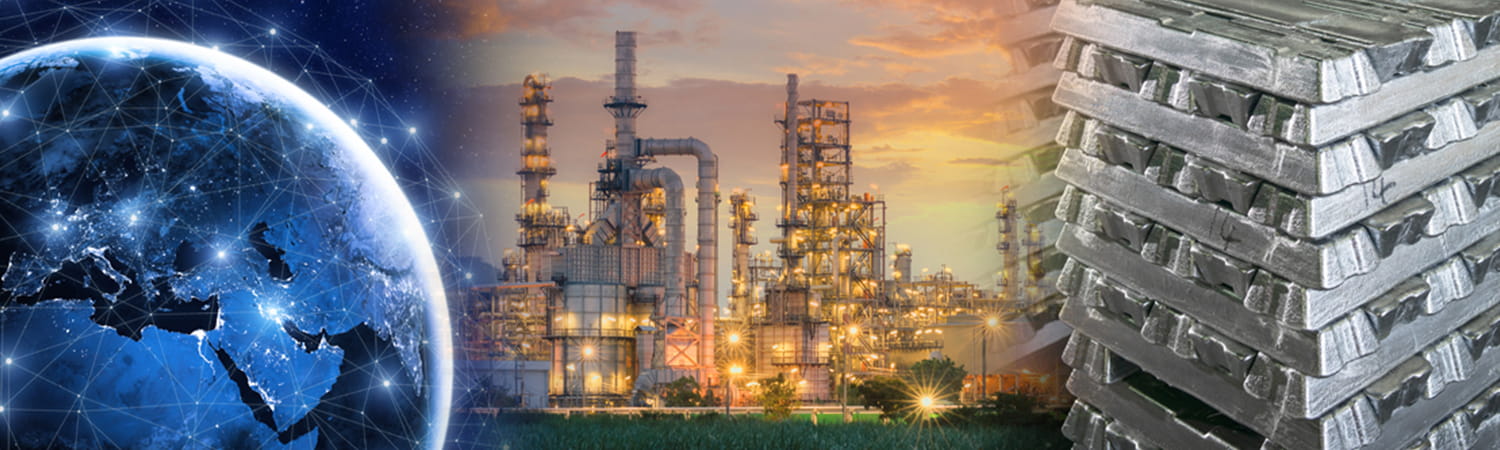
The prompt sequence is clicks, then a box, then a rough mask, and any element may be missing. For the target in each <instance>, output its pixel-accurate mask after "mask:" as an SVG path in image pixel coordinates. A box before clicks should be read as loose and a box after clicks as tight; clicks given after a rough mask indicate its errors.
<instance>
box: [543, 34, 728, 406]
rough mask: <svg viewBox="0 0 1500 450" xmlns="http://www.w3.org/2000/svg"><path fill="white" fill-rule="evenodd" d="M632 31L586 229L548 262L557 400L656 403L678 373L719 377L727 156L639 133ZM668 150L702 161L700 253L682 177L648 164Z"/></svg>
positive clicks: (623, 47)
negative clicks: (690, 235)
mask: <svg viewBox="0 0 1500 450" xmlns="http://www.w3.org/2000/svg"><path fill="white" fill-rule="evenodd" d="M635 37H636V35H635V33H634V32H617V33H616V34H615V89H614V95H611V96H609V97H607V98H606V99H605V100H604V108H605V110H607V111H609V113H610V115H611V116H612V117H614V123H615V127H614V138H613V139H611V140H609V141H608V142H607V144H606V149H605V154H604V156H605V159H604V161H603V162H601V163H600V164H599V168H598V172H599V178H598V180H597V181H595V182H594V183H592V194H591V198H590V208H589V215H590V217H589V222H588V225H587V226H586V227H584V228H583V229H582V233H581V235H580V236H579V242H578V243H576V244H575V245H569V246H567V247H564V248H562V249H561V251H560V253H559V254H558V255H557V257H556V259H555V260H554V262H553V263H554V265H555V266H554V267H553V268H552V270H551V275H550V279H551V280H552V281H554V282H556V283H557V287H556V288H555V289H556V294H557V295H554V296H553V297H552V303H551V305H550V307H549V310H548V315H549V320H548V327H549V331H548V339H549V340H550V341H551V342H552V371H551V374H550V380H549V383H548V386H549V389H548V390H549V395H550V397H551V402H552V403H553V404H554V405H557V406H616V405H625V404H628V403H632V402H649V398H635V396H636V395H638V394H642V393H646V394H648V395H649V393H650V392H654V390H655V387H656V386H658V385H660V384H663V383H668V382H671V381H673V380H676V379H678V378H680V377H692V378H695V379H697V380H698V381H699V383H700V384H701V385H704V386H708V385H712V384H713V383H714V382H715V380H716V372H715V370H714V367H715V366H714V340H713V336H714V319H715V315H716V314H717V311H716V307H715V305H716V301H717V298H718V286H717V281H716V278H715V276H716V272H715V268H716V263H717V259H718V255H717V249H718V215H717V204H718V202H719V194H718V158H717V157H716V156H715V155H714V153H713V151H712V150H711V149H710V148H709V146H708V145H707V144H705V143H704V142H703V141H700V140H698V139H694V138H684V139H643V138H639V137H637V133H636V118H637V117H638V116H639V115H640V114H641V113H642V112H643V111H645V109H646V102H645V100H644V99H643V98H642V97H641V96H639V95H637V93H636V86H635V76H636V58H635V48H636V47H635V43H636V39H635ZM669 156H688V157H693V158H695V159H696V160H697V162H698V174H697V175H698V178H697V186H696V189H697V199H696V201H697V209H698V212H697V221H698V224H697V225H698V228H697V244H698V248H697V251H696V253H695V254H689V253H687V250H686V244H687V242H686V241H687V235H686V224H685V223H684V222H685V220H686V209H685V208H686V207H685V206H684V203H685V201H684V197H685V195H686V191H685V188H684V186H683V182H682V178H681V177H680V176H679V175H678V174H677V173H676V172H674V171H673V170H671V169H669V168H666V167H648V165H650V164H651V163H653V162H654V161H655V159H656V158H658V157H669Z"/></svg>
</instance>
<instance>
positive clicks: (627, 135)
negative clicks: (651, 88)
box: [604, 31, 646, 167]
mask: <svg viewBox="0 0 1500 450" xmlns="http://www.w3.org/2000/svg"><path fill="white" fill-rule="evenodd" d="M604 107H605V108H606V109H609V113H610V115H612V116H614V118H615V152H616V154H617V156H616V157H617V158H619V159H621V160H623V161H624V162H625V164H626V165H629V166H630V167H636V165H635V164H636V162H635V157H636V154H637V152H636V148H635V144H636V142H635V118H636V116H637V115H640V113H641V110H643V109H646V103H645V101H644V100H642V99H641V98H640V96H637V95H636V94H635V32H634V31H616V32H615V95H614V96H613V97H610V98H608V99H606V100H605V101H604Z"/></svg>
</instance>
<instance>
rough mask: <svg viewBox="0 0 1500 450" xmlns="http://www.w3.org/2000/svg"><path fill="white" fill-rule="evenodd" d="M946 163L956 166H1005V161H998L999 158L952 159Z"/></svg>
mask: <svg viewBox="0 0 1500 450" xmlns="http://www.w3.org/2000/svg"><path fill="white" fill-rule="evenodd" d="M948 163H956V165H992V166H993V165H1005V160H1002V159H999V157H954V159H950V160H948Z"/></svg>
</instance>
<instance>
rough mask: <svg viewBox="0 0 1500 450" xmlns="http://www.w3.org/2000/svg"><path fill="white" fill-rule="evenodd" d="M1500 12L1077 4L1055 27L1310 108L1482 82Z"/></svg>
mask: <svg viewBox="0 0 1500 450" xmlns="http://www.w3.org/2000/svg"><path fill="white" fill-rule="evenodd" d="M1497 13H1500V8H1496V7H1495V6H1494V5H1492V4H1487V3H1485V2H1458V1H1452V0H1416V1H1403V2H1362V1H1357V0H1303V1H1298V0H1282V1H1272V2H1263V1H1248V0H1076V1H1075V0H1068V1H1063V2H1062V3H1061V4H1060V5H1059V6H1058V9H1057V13H1056V15H1055V16H1054V18H1053V22H1052V28H1053V29H1054V30H1057V31H1059V32H1061V33H1064V34H1067V35H1070V36H1076V37H1078V38H1080V39H1084V40H1088V41H1093V42H1101V43H1109V45H1110V46H1111V47H1115V48H1120V49H1126V50H1128V51H1130V52H1132V53H1135V54H1140V55H1144V56H1146V57H1148V58H1151V59H1153V60H1157V61H1164V62H1167V63H1169V64H1172V65H1176V66H1179V67H1185V68H1190V69H1192V70H1195V71H1201V72H1205V73H1210V74H1213V75H1215V76H1217V77H1220V78H1223V79H1225V80H1227V81H1230V82H1233V83H1236V84H1240V85H1246V86H1258V87H1260V88H1262V89H1265V90H1267V91H1269V92H1271V93H1274V94H1275V95H1279V96H1283V97H1288V98H1292V99H1296V100H1298V101H1302V102H1308V103H1333V102H1337V101H1340V100H1343V99H1346V98H1350V97H1359V96H1371V95H1373V94H1377V93H1384V92H1388V91H1403V92H1405V93H1407V94H1410V93H1413V92H1411V91H1420V90H1423V89H1422V88H1426V89H1425V90H1428V91H1431V90H1441V89H1443V88H1445V87H1448V88H1451V87H1453V86H1462V85H1473V84H1477V83H1479V82H1480V81H1483V80H1482V79H1475V78H1477V77H1482V76H1484V74H1476V73H1473V72H1476V71H1475V70H1467V71H1465V70H1446V69H1450V68H1456V67H1460V68H1461V67H1464V66H1465V63H1467V62H1474V63H1480V64H1474V65H1473V66H1474V67H1493V66H1491V65H1486V64H1485V63H1486V62H1488V63H1492V62H1493V61H1488V60H1487V59H1485V58H1486V57H1490V56H1492V55H1494V52H1487V50H1490V49H1491V48H1492V47H1494V46H1493V44H1494V43H1495V42H1496V36H1495V35H1496V32H1495V27H1494V25H1495V20H1496V19H1495V16H1496V14H1497Z"/></svg>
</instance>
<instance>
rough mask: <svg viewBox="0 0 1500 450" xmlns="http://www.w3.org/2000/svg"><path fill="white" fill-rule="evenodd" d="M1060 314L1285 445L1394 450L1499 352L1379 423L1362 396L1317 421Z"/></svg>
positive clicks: (1106, 328)
mask: <svg viewBox="0 0 1500 450" xmlns="http://www.w3.org/2000/svg"><path fill="white" fill-rule="evenodd" d="M1070 303H1071V302H1070ZM1062 316H1063V321H1064V322H1066V323H1068V324H1069V325H1071V326H1073V329H1074V333H1075V334H1081V335H1083V336H1085V337H1086V338H1087V339H1089V340H1090V341H1091V342H1092V343H1093V344H1095V345H1098V346H1102V348H1104V349H1105V350H1106V351H1108V352H1110V354H1111V355H1113V356H1118V357H1119V358H1122V359H1123V360H1124V363H1125V364H1130V365H1134V366H1137V367H1139V368H1140V369H1141V370H1145V371H1147V372H1149V373H1151V374H1152V375H1153V376H1156V377H1157V378H1158V379H1160V380H1162V381H1163V382H1165V383H1167V384H1168V385H1171V386H1172V387H1175V388H1177V389H1179V390H1182V391H1184V392H1186V393H1188V394H1190V395H1192V396H1194V397H1196V398H1198V399H1199V400H1200V401H1203V402H1204V403H1207V404H1209V405H1211V406H1213V407H1214V408H1216V409H1217V410H1218V411H1219V412H1221V413H1224V414H1225V415H1226V416H1229V417H1230V418H1232V419H1234V420H1235V421H1237V422H1239V423H1241V424H1243V425H1245V426H1246V427H1249V428H1251V429H1253V430H1255V431H1256V432H1258V433H1261V435H1263V436H1267V437H1269V439H1270V440H1271V441H1273V442H1275V443H1276V444H1278V445H1282V446H1285V447H1287V448H1298V449H1303V448H1306V449H1336V448H1356V447H1366V446H1368V447H1373V448H1394V447H1396V446H1397V445H1401V444H1405V443H1409V442H1411V441H1412V440H1413V438H1415V437H1416V436H1417V435H1418V434H1419V433H1420V434H1425V433H1426V430H1428V429H1430V428H1432V427H1433V426H1435V425H1437V424H1438V423H1439V422H1440V421H1441V420H1442V419H1444V418H1446V413H1448V412H1450V411H1453V410H1454V407H1455V406H1457V405H1460V404H1462V402H1464V401H1466V400H1468V399H1471V398H1473V397H1474V396H1476V395H1478V394H1479V393H1480V392H1482V391H1483V390H1484V388H1486V387H1488V386H1490V385H1491V384H1494V383H1496V382H1497V381H1500V351H1492V352H1486V354H1485V355H1484V356H1483V357H1481V358H1480V359H1479V360H1478V361H1476V362H1475V364H1474V367H1475V368H1476V369H1475V370H1474V371H1473V372H1472V373H1471V374H1470V376H1469V377H1468V378H1466V379H1462V380H1451V382H1449V383H1446V384H1444V385H1442V386H1440V389H1441V390H1440V391H1438V392H1435V393H1432V394H1431V395H1429V396H1421V397H1420V398H1414V399H1409V400H1410V403H1408V404H1407V406H1405V407H1401V408H1399V409H1397V410H1395V411H1394V412H1393V413H1392V414H1391V415H1390V416H1389V418H1388V419H1386V420H1384V421H1381V420H1380V418H1379V417H1378V414H1377V413H1376V412H1375V410H1374V407H1373V406H1372V405H1370V404H1369V402H1368V401H1365V400H1364V399H1363V398H1356V399H1354V400H1352V401H1350V402H1348V403H1346V404H1344V405H1343V406H1340V407H1339V408H1337V409H1335V410H1334V411H1332V412H1330V413H1328V414H1327V415H1325V416H1323V417H1320V418H1318V419H1313V420H1309V419H1300V418H1292V417H1286V416H1283V415H1282V414H1281V412H1280V411H1277V410H1276V408H1275V407H1274V405H1271V404H1269V403H1268V402H1266V401H1264V400H1260V399H1257V398H1255V397H1253V396H1251V395H1250V394H1249V393H1246V392H1245V391H1243V390H1241V389H1239V388H1238V387H1237V386H1234V385H1232V384H1230V383H1228V382H1226V380H1224V379H1223V378H1222V377H1217V376H1204V375H1205V374H1204V372H1203V371H1202V370H1201V369H1199V368H1197V367H1196V366H1195V365H1194V363H1192V362H1191V361H1188V360H1184V359H1181V358H1179V357H1178V356H1176V355H1175V354H1174V353H1173V352H1172V351H1171V350H1169V349H1167V348H1165V347H1160V346H1154V345H1150V344H1149V343H1146V342H1145V341H1144V340H1142V339H1141V337H1140V335H1138V334H1135V333H1133V332H1131V331H1130V330H1129V329H1128V328H1123V327H1112V326H1111V324H1109V323H1107V322H1105V323H1099V324H1091V325H1086V326H1080V323H1088V321H1089V320H1090V318H1089V317H1088V311H1087V310H1085V309H1081V308H1072V307H1071V305H1069V306H1065V307H1064V308H1063V314H1062ZM1122 343H1130V344H1129V345H1122ZM1104 359H1108V357H1104ZM1091 360H1096V361H1099V360H1101V357H1099V356H1093V357H1091ZM1116 364H1119V363H1116ZM1075 369H1076V368H1075ZM1084 372H1085V373H1087V372H1088V370H1087V369H1085V370H1084ZM1075 374H1076V371H1075ZM1089 376H1093V375H1089Z"/></svg>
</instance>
